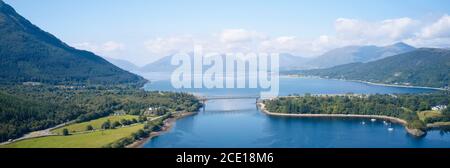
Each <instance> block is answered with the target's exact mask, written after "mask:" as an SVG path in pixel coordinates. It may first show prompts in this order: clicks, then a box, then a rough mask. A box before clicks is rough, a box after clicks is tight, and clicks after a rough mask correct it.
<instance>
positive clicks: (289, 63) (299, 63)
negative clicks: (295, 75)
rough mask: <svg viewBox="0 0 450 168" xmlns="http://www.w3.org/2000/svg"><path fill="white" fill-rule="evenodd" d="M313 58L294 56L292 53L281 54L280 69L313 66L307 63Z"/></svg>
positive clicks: (286, 69) (287, 69)
mask: <svg viewBox="0 0 450 168" xmlns="http://www.w3.org/2000/svg"><path fill="white" fill-rule="evenodd" d="M310 60H311V58H305V57H299V56H294V55H291V54H280V71H289V70H295V69H309V68H311V67H310V66H309V65H308V64H307V63H308V62H309V61H310Z"/></svg>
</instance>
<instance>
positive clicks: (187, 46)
mask: <svg viewBox="0 0 450 168" xmlns="http://www.w3.org/2000/svg"><path fill="white" fill-rule="evenodd" d="M193 46H194V40H193V38H192V37H190V36H180V37H164V38H163V37H158V38H155V39H151V40H148V41H146V42H145V48H146V49H147V51H149V52H150V53H152V54H157V55H159V56H167V55H171V54H175V53H176V52H180V51H183V52H190V51H192V48H193Z"/></svg>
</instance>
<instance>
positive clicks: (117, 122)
mask: <svg viewBox="0 0 450 168" xmlns="http://www.w3.org/2000/svg"><path fill="white" fill-rule="evenodd" d="M121 125H122V124H120V122H119V121H115V122H114V123H113V124H112V128H117V127H119V126H121Z"/></svg>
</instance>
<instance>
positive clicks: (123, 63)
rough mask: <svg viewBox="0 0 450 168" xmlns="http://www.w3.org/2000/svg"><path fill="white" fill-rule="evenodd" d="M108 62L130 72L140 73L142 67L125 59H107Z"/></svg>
mask: <svg viewBox="0 0 450 168" xmlns="http://www.w3.org/2000/svg"><path fill="white" fill-rule="evenodd" d="M105 59H106V60H107V61H109V62H110V63H112V64H113V65H115V66H117V67H119V68H122V69H124V70H127V71H129V72H136V71H139V69H140V67H138V66H137V65H135V64H133V63H132V62H130V61H127V60H123V59H115V58H105Z"/></svg>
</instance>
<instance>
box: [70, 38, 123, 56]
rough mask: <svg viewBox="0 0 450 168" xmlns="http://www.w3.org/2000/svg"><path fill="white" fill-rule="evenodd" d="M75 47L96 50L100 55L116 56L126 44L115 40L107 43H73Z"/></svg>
mask: <svg viewBox="0 0 450 168" xmlns="http://www.w3.org/2000/svg"><path fill="white" fill-rule="evenodd" d="M73 46H74V47H75V48H78V49H82V50H87V51H91V52H94V53H95V54H97V55H100V56H106V57H116V56H117V55H118V54H120V52H122V51H123V50H125V45H124V44H122V43H119V42H115V41H107V42H105V43H101V44H98V43H91V42H82V43H75V44H73Z"/></svg>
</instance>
